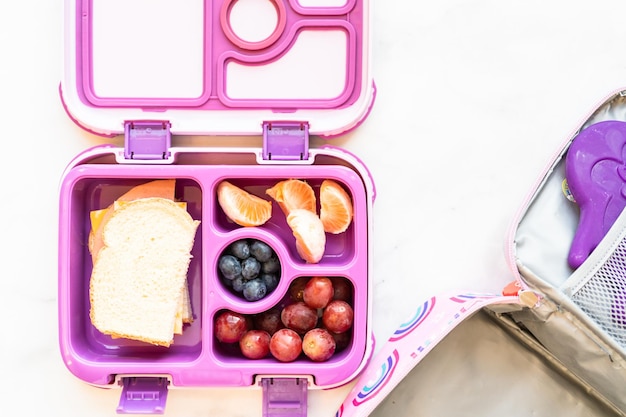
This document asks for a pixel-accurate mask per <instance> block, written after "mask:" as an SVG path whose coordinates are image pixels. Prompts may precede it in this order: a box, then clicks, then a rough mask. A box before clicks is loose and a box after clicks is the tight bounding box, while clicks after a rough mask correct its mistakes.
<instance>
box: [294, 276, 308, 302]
mask: <svg viewBox="0 0 626 417" xmlns="http://www.w3.org/2000/svg"><path fill="white" fill-rule="evenodd" d="M309 279H310V277H298V278H296V279H294V280H293V281H292V282H291V285H289V295H290V296H291V298H292V299H293V301H302V299H303V296H304V287H305V286H306V283H307V282H308V281H309Z"/></svg>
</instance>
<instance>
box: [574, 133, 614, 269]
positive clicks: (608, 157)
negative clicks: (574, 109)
mask: <svg viewBox="0 0 626 417" xmlns="http://www.w3.org/2000/svg"><path fill="white" fill-rule="evenodd" d="M625 145H626V122H620V121H603V122H599V123H595V124H593V125H591V126H589V127H587V128H585V129H584V130H582V131H581V132H580V133H579V134H578V135H577V136H576V137H575V138H574V140H573V141H572V144H571V146H570V148H569V150H568V153H567V156H566V160H565V177H566V180H567V184H568V186H569V189H570V191H571V193H572V197H573V198H574V199H575V201H576V203H577V204H578V206H579V207H580V218H579V221H578V227H577V229H576V233H575V235H574V239H573V241H572V245H571V247H570V252H569V256H568V263H569V265H570V266H571V267H572V268H578V267H579V266H580V265H582V263H583V262H584V261H585V260H586V259H587V257H588V256H589V255H590V254H591V252H592V251H593V250H594V249H595V248H596V246H597V245H598V244H599V243H600V241H601V240H602V238H603V237H604V235H605V234H606V233H607V232H608V231H609V229H610V228H611V226H612V225H613V223H615V220H616V219H617V217H618V216H619V215H620V213H621V212H622V210H623V209H624V207H626V188H625V185H626V165H625V163H626V148H625Z"/></svg>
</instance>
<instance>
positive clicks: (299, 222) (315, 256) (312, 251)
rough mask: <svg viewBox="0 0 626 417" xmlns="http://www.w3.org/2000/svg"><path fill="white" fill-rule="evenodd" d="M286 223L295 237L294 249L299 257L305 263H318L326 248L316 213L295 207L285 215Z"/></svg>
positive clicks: (322, 226)
mask: <svg viewBox="0 0 626 417" xmlns="http://www.w3.org/2000/svg"><path fill="white" fill-rule="evenodd" d="M287 224H288V225H289V227H290V228H291V231H292V232H293V235H294V237H295V238H296V250H297V251H298V254H299V255H300V257H301V258H302V259H304V260H305V261H306V262H307V263H311V264H316V263H318V262H319V261H320V260H321V259H322V256H324V251H325V250H326V234H325V233H324V225H323V224H322V221H321V220H320V218H319V217H318V216H317V214H315V213H312V212H311V211H309V210H305V209H295V210H292V211H291V212H290V213H289V215H288V216H287Z"/></svg>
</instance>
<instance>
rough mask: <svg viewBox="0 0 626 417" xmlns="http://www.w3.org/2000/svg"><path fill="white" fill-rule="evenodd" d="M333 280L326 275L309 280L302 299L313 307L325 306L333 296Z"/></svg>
mask: <svg viewBox="0 0 626 417" xmlns="http://www.w3.org/2000/svg"><path fill="white" fill-rule="evenodd" d="M333 294H334V290H333V284H332V281H331V280H330V279H329V278H326V277H313V278H311V279H310V280H308V281H307V283H306V285H305V286H304V291H303V292H302V299H303V300H304V302H305V303H307V305H309V306H310V307H313V308H324V307H326V304H328V302H329V301H330V300H331V299H332V298H333Z"/></svg>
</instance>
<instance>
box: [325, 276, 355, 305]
mask: <svg viewBox="0 0 626 417" xmlns="http://www.w3.org/2000/svg"><path fill="white" fill-rule="evenodd" d="M330 280H331V282H332V283H333V289H334V290H335V291H334V293H333V300H343V301H345V302H347V303H350V302H351V301H352V283H351V282H350V280H348V279H347V278H343V277H332V278H331V279H330Z"/></svg>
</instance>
